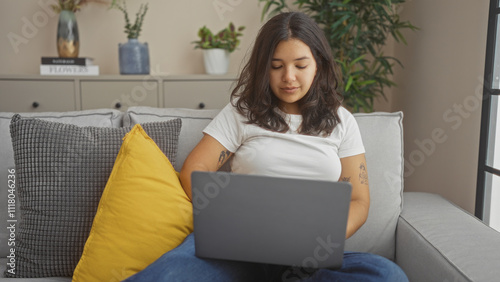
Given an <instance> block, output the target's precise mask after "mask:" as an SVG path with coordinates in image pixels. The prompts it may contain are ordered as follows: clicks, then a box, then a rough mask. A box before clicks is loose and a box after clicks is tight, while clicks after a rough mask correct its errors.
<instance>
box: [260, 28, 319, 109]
mask: <svg viewBox="0 0 500 282" xmlns="http://www.w3.org/2000/svg"><path fill="white" fill-rule="evenodd" d="M315 75H316V60H314V57H313V55H312V53H311V49H310V48H309V46H307V45H306V44H305V43H304V42H302V41H300V40H298V39H293V38H292V39H288V40H286V41H281V42H280V43H279V44H278V46H277V47H276V50H275V51H274V54H273V57H272V60H271V70H270V72H269V76H270V77H269V84H270V86H271V90H272V91H273V93H274V95H275V96H276V97H277V98H278V99H279V100H280V103H279V107H280V109H281V110H282V111H284V112H285V113H288V114H300V110H299V104H298V101H299V100H300V99H302V98H303V97H304V96H305V95H306V93H307V91H309V88H311V84H312V82H313V80H314V76H315Z"/></svg>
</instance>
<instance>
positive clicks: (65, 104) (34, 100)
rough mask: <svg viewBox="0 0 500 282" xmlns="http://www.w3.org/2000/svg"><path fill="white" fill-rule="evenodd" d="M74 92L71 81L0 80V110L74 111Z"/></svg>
mask: <svg viewBox="0 0 500 282" xmlns="http://www.w3.org/2000/svg"><path fill="white" fill-rule="evenodd" d="M74 92H75V87H74V82H73V81H58V80H45V81H42V80H40V81H33V80H31V81H27V80H15V79H13V80H0V99H1V102H0V111H1V112H64V111H75V110H76V103H75V93H74Z"/></svg>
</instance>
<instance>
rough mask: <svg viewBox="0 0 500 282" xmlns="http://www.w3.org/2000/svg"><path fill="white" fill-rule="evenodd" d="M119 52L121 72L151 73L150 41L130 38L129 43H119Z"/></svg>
mask: <svg viewBox="0 0 500 282" xmlns="http://www.w3.org/2000/svg"><path fill="white" fill-rule="evenodd" d="M118 53H119V57H120V58H119V59H120V74H149V49H148V43H140V42H139V41H138V40H137V39H129V40H128V42H127V43H119V44H118Z"/></svg>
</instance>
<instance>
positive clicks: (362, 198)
mask: <svg viewBox="0 0 500 282" xmlns="http://www.w3.org/2000/svg"><path fill="white" fill-rule="evenodd" d="M340 163H341V165H342V173H341V174H340V178H339V181H346V182H350V183H351V184H352V192H351V205H350V208H349V216H348V219H347V232H346V238H349V237H351V236H352V235H353V234H354V233H356V231H357V230H358V229H359V228H360V227H361V226H362V225H363V224H364V223H365V221H366V219H367V218H368V210H369V208H370V190H369V185H368V171H367V168H366V159H365V154H360V155H355V156H351V157H346V158H341V159H340Z"/></svg>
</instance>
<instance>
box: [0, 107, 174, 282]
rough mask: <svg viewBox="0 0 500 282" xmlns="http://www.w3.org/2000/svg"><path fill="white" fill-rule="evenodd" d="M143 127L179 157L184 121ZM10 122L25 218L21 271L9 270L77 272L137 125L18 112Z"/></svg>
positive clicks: (20, 234) (19, 236) (19, 237)
mask: <svg viewBox="0 0 500 282" xmlns="http://www.w3.org/2000/svg"><path fill="white" fill-rule="evenodd" d="M142 127H143V128H144V130H145V131H146V132H147V134H148V135H149V136H150V137H151V138H152V139H153V140H154V141H155V142H156V144H157V145H158V147H160V149H161V150H162V151H163V152H164V153H165V155H166V156H167V157H168V159H169V160H172V161H171V162H172V163H173V162H174V160H175V159H176V152H177V145H178V138H179V132H180V129H181V120H180V119H175V120H170V121H166V122H154V123H145V124H143V125H142ZM10 129H11V136H12V145H13V148H14V160H15V163H16V177H17V178H16V179H17V190H18V197H19V199H18V200H19V201H20V204H21V219H22V220H21V222H20V226H19V228H17V229H16V237H15V239H16V245H15V248H16V250H15V254H16V269H15V274H14V275H13V274H12V273H9V272H7V271H6V272H5V275H6V276H7V277H52V276H56V277H59V276H72V275H73V270H74V269H75V267H76V265H77V264H78V261H79V259H80V256H81V254H82V251H83V247H84V245H85V241H86V240H87V236H88V234H89V232H90V229H91V227H92V221H93V219H94V215H95V213H96V210H97V206H98V204H99V200H100V197H101V194H102V191H103V190H104V187H105V186H106V182H107V180H108V177H109V175H110V173H111V170H112V168H113V164H114V162H115V158H116V156H117V155H118V151H119V150H120V147H121V144H122V139H123V137H124V136H125V134H126V133H127V132H128V131H130V129H131V128H130V127H126V128H102V127H78V126H76V125H71V124H64V123H58V122H49V121H43V120H38V119H22V118H21V117H20V116H19V115H16V116H14V117H13V118H12V122H11V125H10ZM8 269H9V268H8Z"/></svg>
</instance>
